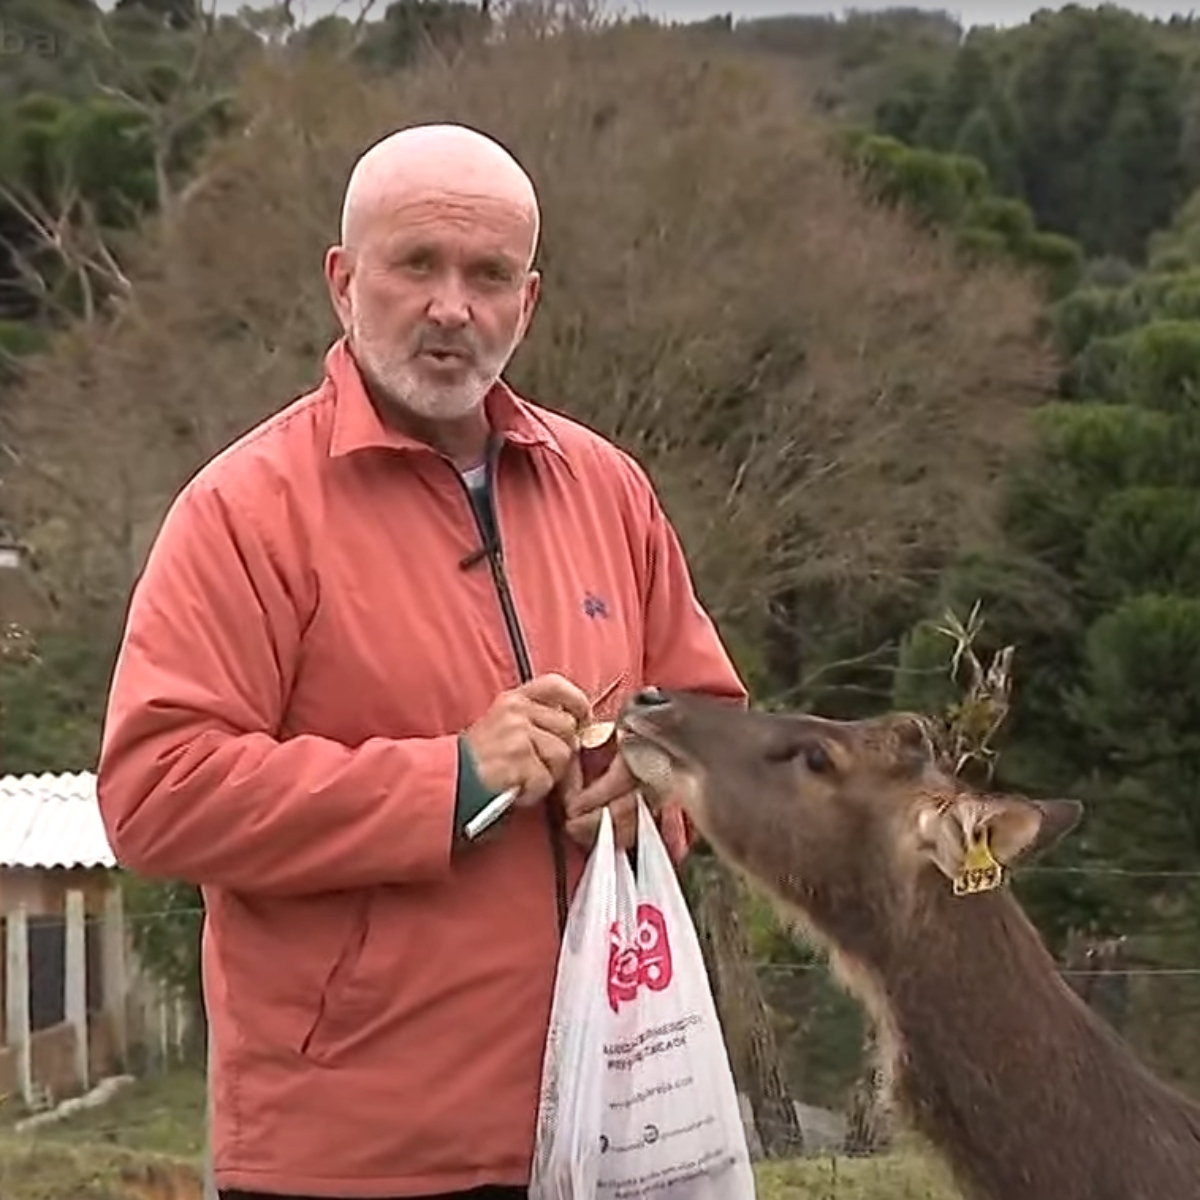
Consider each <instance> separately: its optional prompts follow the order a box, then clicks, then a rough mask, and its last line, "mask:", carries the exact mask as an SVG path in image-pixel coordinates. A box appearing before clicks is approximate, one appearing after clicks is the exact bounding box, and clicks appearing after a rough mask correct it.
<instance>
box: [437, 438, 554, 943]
mask: <svg viewBox="0 0 1200 1200" xmlns="http://www.w3.org/2000/svg"><path fill="white" fill-rule="evenodd" d="M500 449H501V442H500V440H499V439H496V438H493V439H492V440H491V441H490V442H489V443H488V448H487V457H486V459H485V463H484V470H485V487H484V495H483V502H484V503H485V504H486V505H487V509H488V516H489V517H490V519H491V526H492V531H491V533H489V531H488V529H487V527H486V526H485V524H484V522H483V520H482V519H481V518H480V515H479V512H478V511H477V510H476V508H475V500H474V498H473V497H472V495H471V489H470V488H469V487H468V486H467V483H466V481H465V480H464V479H463V478H462V476H461V475H460V474H459V473H458V471H457V470H456V471H455V474H456V475H458V479H459V482H460V483H461V484H462V486H463V490H464V491H465V492H466V493H467V507H468V508H470V510H471V516H472V517H473V518H474V521H475V526H476V528H477V529H478V530H479V536H480V538H481V539H482V542H483V557H485V558H486V559H487V563H488V568H489V569H490V571H491V574H492V583H493V584H494V585H495V588H496V595H497V597H498V599H499V601H500V612H501V614H502V615H503V617H504V628H505V631H506V632H507V633H508V640H509V644H510V645H511V647H512V652H513V657H514V658H515V659H516V663H517V673H518V674H519V675H520V678H521V682H522V683H528V682H529V680H531V679H532V678H533V664H532V663H531V662H530V658H529V648H528V646H527V645H526V642H525V635H524V633H523V632H522V630H521V622H520V620H519V618H518V617H517V608H516V605H515V603H514V602H513V597H512V591H511V589H510V588H509V586H508V576H507V575H506V573H505V570H504V549H503V546H502V544H501V540H500V521H499V516H498V513H497V505H496V502H495V491H494V485H495V468H496V464H497V463H498V461H499V455H500ZM545 813H546V828H547V832H548V833H549V836H550V853H551V855H552V856H553V859H554V890H555V900H556V902H557V908H558V929H559V934H560V936H561V935H562V934H563V933H565V931H566V927H567V862H566V847H565V845H564V842H563V830H562V820H561V817H560V814H559V813H558V811H557V809H556V808H555V807H554V805H553V804H549V803H547V804H546V807H545Z"/></svg>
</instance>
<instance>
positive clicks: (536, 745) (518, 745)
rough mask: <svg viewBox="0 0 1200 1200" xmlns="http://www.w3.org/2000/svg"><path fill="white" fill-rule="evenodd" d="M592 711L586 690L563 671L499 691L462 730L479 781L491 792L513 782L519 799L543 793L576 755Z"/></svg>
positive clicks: (532, 799) (529, 801) (521, 801)
mask: <svg viewBox="0 0 1200 1200" xmlns="http://www.w3.org/2000/svg"><path fill="white" fill-rule="evenodd" d="M590 715H591V703H590V701H589V700H588V698H587V696H586V695H584V693H583V692H582V691H580V690H579V688H577V687H576V686H575V685H574V684H573V683H571V682H570V681H569V680H567V679H564V678H563V677H562V676H561V675H554V674H550V675H539V676H538V677H537V678H536V679H531V680H530V681H529V682H528V683H525V684H522V685H521V686H520V687H518V688H513V689H512V690H511V691H508V692H501V693H500V695H499V696H497V697H496V699H495V700H494V701H493V702H492V706H491V708H489V709H488V711H487V712H486V713H484V715H483V716H482V717H480V718H479V720H478V721H476V722H475V724H474V725H472V726H471V727H470V729H468V730H467V731H466V734H465V738H466V742H467V745H468V746H470V748H471V752H472V754H474V756H475V769H476V771H477V773H478V775H479V779H480V782H481V783H483V785H484V786H485V787H487V788H488V789H489V790H491V791H492V792H493V793H499V792H502V791H504V790H505V789H506V788H510V787H515V788H517V789H518V791H519V795H518V797H517V802H518V803H519V804H536V803H537V802H538V801H540V800H543V799H545V797H546V796H547V795H549V793H550V792H551V791H552V790H553V789H554V786H555V785H556V784H557V783H558V782H559V781H560V780H561V779H562V778H563V776H564V775H565V774H566V772H567V770H568V768H569V767H570V766H571V764H572V762H574V761H575V755H576V752H577V750H578V745H579V729H580V726H581V725H583V724H584V723H585V722H586V721H587V720H588V719H589V717H590Z"/></svg>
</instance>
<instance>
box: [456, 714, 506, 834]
mask: <svg viewBox="0 0 1200 1200" xmlns="http://www.w3.org/2000/svg"><path fill="white" fill-rule="evenodd" d="M497 794H498V793H495V792H492V791H489V790H488V788H486V787H485V786H484V784H483V781H482V780H481V779H480V778H479V771H478V769H477V768H476V765H475V755H474V754H472V753H471V747H470V746H468V745H467V742H466V739H465V738H463V737H461V736H460V737H459V739H458V787H457V790H456V792H455V795H454V832H455V835H456V836H457V837H460V838H461V837H463V836H464V830H465V829H466V827H467V823H468V822H469V821H471V820H473V819H474V818H475V817H477V816H478V815H479V814H480V813H481V812H482V811H483V810H484V808H485V807H486V806H487V805H488V804H489V803H490V801H491V800H492V799H493V798H494V797H495V796H496V795H497Z"/></svg>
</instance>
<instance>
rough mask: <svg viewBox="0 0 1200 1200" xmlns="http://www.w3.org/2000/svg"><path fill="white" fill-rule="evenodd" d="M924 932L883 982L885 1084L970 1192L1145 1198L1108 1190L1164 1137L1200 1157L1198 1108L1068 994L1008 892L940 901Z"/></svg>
mask: <svg viewBox="0 0 1200 1200" xmlns="http://www.w3.org/2000/svg"><path fill="white" fill-rule="evenodd" d="M918 924H919V932H918V933H916V934H915V935H914V936H913V937H912V939H911V941H910V944H908V945H906V946H904V947H897V952H896V953H893V954H891V955H889V956H887V959H886V962H885V963H884V964H883V969H882V970H877V971H876V976H877V979H876V985H877V987H878V988H879V989H880V992H881V998H882V999H883V1002H884V1007H885V1010H886V1021H885V1031H886V1032H887V1033H888V1034H890V1040H891V1041H892V1043H893V1045H892V1052H893V1054H894V1061H893V1062H892V1063H891V1064H890V1070H889V1072H888V1074H889V1075H890V1076H891V1077H892V1078H893V1079H894V1080H895V1086H896V1089H897V1092H898V1095H899V1098H900V1099H901V1100H902V1101H903V1102H904V1105H905V1107H906V1108H907V1109H908V1110H909V1113H910V1115H911V1118H912V1119H913V1121H914V1123H915V1124H916V1125H917V1127H918V1128H919V1129H920V1131H921V1132H922V1133H923V1134H924V1135H925V1136H927V1137H928V1138H929V1139H930V1141H931V1142H933V1143H934V1145H935V1146H937V1147H938V1148H939V1149H940V1150H941V1151H942V1152H943V1154H944V1155H945V1156H946V1157H947V1158H948V1159H949V1161H950V1163H951V1165H952V1166H954V1167H955V1169H956V1171H957V1173H958V1174H959V1176H960V1178H961V1179H962V1180H963V1182H964V1183H966V1184H967V1185H968V1187H969V1189H970V1192H969V1194H970V1195H972V1196H973V1197H974V1196H978V1197H982V1198H986V1200H1002V1198H1003V1200H1085V1198H1087V1197H1090V1198H1091V1200H1099V1198H1100V1197H1105V1198H1107V1197H1109V1196H1114V1197H1115V1196H1117V1195H1125V1194H1127V1195H1128V1196H1130V1197H1132V1196H1135V1195H1137V1196H1141V1195H1142V1194H1143V1193H1142V1192H1141V1191H1140V1190H1138V1189H1139V1188H1140V1186H1141V1184H1140V1183H1137V1184H1135V1183H1133V1181H1132V1180H1130V1186H1131V1187H1133V1188H1134V1190H1133V1191H1129V1192H1127V1193H1121V1192H1119V1191H1111V1190H1110V1188H1111V1187H1112V1186H1113V1185H1114V1183H1117V1184H1119V1183H1120V1181H1121V1180H1124V1179H1128V1178H1129V1177H1128V1174H1127V1173H1128V1172H1129V1170H1130V1162H1131V1154H1132V1158H1133V1160H1135V1161H1136V1159H1137V1157H1138V1152H1139V1150H1141V1151H1144V1152H1145V1153H1147V1154H1149V1155H1150V1156H1151V1157H1153V1155H1154V1153H1159V1152H1161V1151H1162V1149H1163V1146H1164V1145H1165V1143H1161V1144H1160V1145H1159V1151H1157V1152H1156V1151H1154V1146H1155V1144H1156V1139H1158V1138H1159V1137H1160V1132H1161V1136H1162V1137H1165V1138H1166V1139H1167V1141H1168V1142H1169V1140H1170V1136H1171V1134H1172V1133H1174V1134H1175V1135H1177V1136H1178V1137H1180V1138H1182V1139H1183V1141H1184V1142H1187V1141H1188V1139H1189V1138H1190V1139H1191V1142H1192V1144H1193V1145H1194V1147H1195V1148H1194V1149H1193V1150H1192V1154H1193V1155H1200V1140H1197V1137H1198V1133H1197V1131H1200V1122H1198V1121H1197V1119H1196V1118H1197V1110H1196V1109H1194V1108H1191V1107H1190V1106H1188V1105H1187V1103H1186V1102H1185V1101H1183V1100H1182V1099H1181V1098H1179V1097H1177V1096H1175V1095H1174V1094H1173V1093H1171V1092H1169V1091H1168V1090H1167V1089H1166V1087H1165V1086H1164V1085H1162V1084H1160V1083H1159V1082H1158V1081H1156V1080H1155V1079H1153V1078H1152V1077H1151V1076H1150V1075H1149V1074H1147V1073H1146V1072H1145V1071H1144V1070H1143V1069H1142V1067H1141V1066H1140V1065H1139V1064H1138V1063H1137V1062H1136V1060H1135V1059H1134V1058H1133V1056H1132V1054H1131V1053H1130V1052H1129V1051H1128V1050H1127V1049H1126V1048H1125V1047H1124V1045H1123V1044H1122V1043H1120V1041H1119V1040H1118V1039H1117V1038H1116V1037H1115V1035H1113V1034H1112V1033H1111V1031H1110V1030H1109V1029H1108V1028H1107V1026H1105V1025H1103V1024H1102V1023H1101V1022H1100V1020H1099V1019H1098V1018H1097V1017H1095V1016H1094V1015H1093V1014H1092V1013H1091V1011H1090V1010H1089V1009H1088V1008H1087V1006H1086V1005H1085V1004H1084V1003H1083V1002H1082V1001H1081V1000H1080V999H1079V998H1078V997H1077V996H1076V995H1075V993H1074V992H1072V991H1071V990H1070V988H1069V987H1068V986H1067V985H1066V984H1065V982H1064V981H1063V980H1062V978H1061V977H1060V975H1059V973H1058V971H1057V969H1056V966H1055V963H1054V960H1053V959H1052V957H1051V956H1050V954H1049V952H1048V951H1047V950H1046V948H1045V946H1044V945H1043V943H1042V941H1041V939H1040V937H1039V936H1038V934H1037V932H1036V930H1035V929H1034V928H1033V926H1032V925H1031V924H1030V922H1029V921H1028V919H1027V918H1026V917H1025V915H1024V913H1023V912H1022V911H1021V909H1020V907H1019V906H1018V905H1017V903H1016V901H1015V900H1014V899H1013V898H1012V897H1011V896H1010V895H1009V894H1008V893H1007V892H1001V893H996V894H992V895H980V896H972V897H963V898H955V897H953V896H952V895H950V894H949V893H948V892H947V893H946V894H945V895H938V896H935V897H934V898H933V899H932V900H931V901H930V903H929V911H928V912H927V914H926V919H925V920H923V921H920V922H919V923H918ZM889 1024H890V1029H888V1028H887V1026H888V1025H889ZM1143 1114H1146V1115H1143ZM1147 1122H1149V1123H1147ZM1156 1122H1158V1123H1159V1124H1158V1125H1157V1126H1156V1124H1155V1123H1156ZM1168 1153H1169V1151H1168ZM1190 1169H1193V1170H1195V1169H1200V1159H1193V1160H1192V1164H1191V1168H1190ZM1193 1178H1194V1177H1193ZM1089 1188H1090V1189H1091V1190H1090V1191H1089V1190H1088V1189H1089ZM1147 1194H1148V1193H1147ZM1170 1194H1172V1195H1173V1193H1170Z"/></svg>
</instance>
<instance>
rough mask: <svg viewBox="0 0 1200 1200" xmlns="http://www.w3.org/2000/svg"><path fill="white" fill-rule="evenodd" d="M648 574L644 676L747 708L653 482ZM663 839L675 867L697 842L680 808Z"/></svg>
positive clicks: (672, 812)
mask: <svg viewBox="0 0 1200 1200" xmlns="http://www.w3.org/2000/svg"><path fill="white" fill-rule="evenodd" d="M646 487H647V488H648V489H649V498H650V510H649V518H648V523H647V524H648V530H647V533H648V538H647V549H648V574H647V580H648V582H647V587H646V601H645V633H644V637H645V643H644V645H645V649H644V655H643V664H642V678H643V679H644V680H645V682H646V683H647V684H650V685H653V686H656V687H661V688H663V689H664V690H672V691H680V692H705V693H707V694H709V695H713V696H719V697H722V698H724V699H728V700H729V701H731V702H732V703H735V704H739V705H742V706H745V705H746V704H747V703H748V701H749V696H748V693H747V689H746V686H745V684H744V683H743V682H742V679H741V677H740V675H739V674H738V671H737V668H736V667H735V666H734V664H733V660H732V659H731V658H730V656H729V652H728V651H727V650H726V648H725V645H724V643H723V642H722V640H721V637H720V634H719V633H718V631H717V628H716V624H715V622H714V621H713V619H712V618H711V617H710V616H709V614H708V613H707V611H706V610H705V609H704V607H703V605H702V604H701V603H700V599H699V597H698V596H697V595H696V590H695V586H694V584H693V582H692V577H691V572H690V570H689V569H688V565H687V560H686V558H685V556H684V552H683V547H682V545H681V544H680V541H679V536H678V534H676V532H675V529H674V527H673V526H672V525H671V522H670V521H669V519H668V518H667V515H666V513H665V512H664V511H663V509H662V506H661V504H660V503H659V500H658V498H657V496H656V495H655V493H654V491H653V488H652V486H651V485H650V483H649V481H648V480H647V482H646ZM659 825H660V828H661V830H662V834H663V840H664V842H665V843H666V844H667V848H668V850H670V852H671V856H672V858H673V859H674V860H675V861H676V863H679V862H682V860H683V858H684V857H685V856H686V854H687V851H688V850H689V849H690V847H691V846H692V844H693V842H694V840H695V830H694V829H693V827H692V825H691V822H690V821H689V820H688V819H687V816H686V814H685V813H684V812H683V810H682V808H680V807H679V806H678V805H674V804H672V805H668V806H666V807H665V808H664V809H663V811H662V814H661V817H660V822H659Z"/></svg>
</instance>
